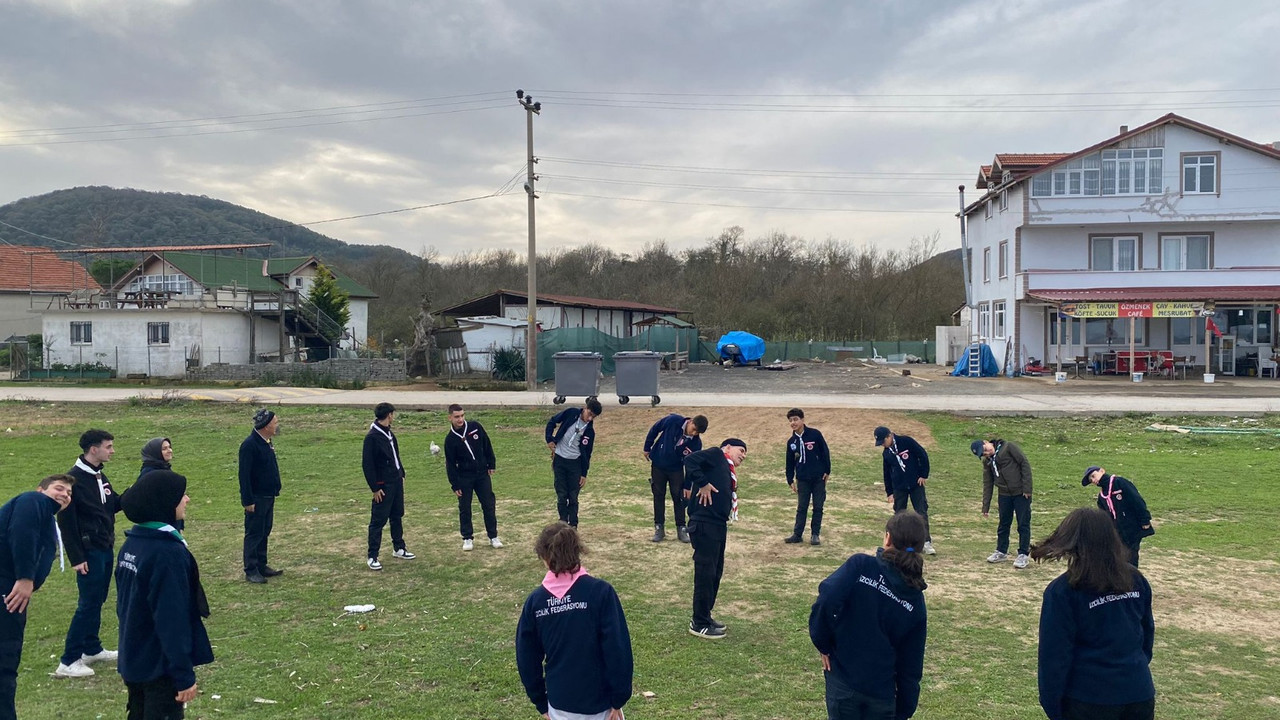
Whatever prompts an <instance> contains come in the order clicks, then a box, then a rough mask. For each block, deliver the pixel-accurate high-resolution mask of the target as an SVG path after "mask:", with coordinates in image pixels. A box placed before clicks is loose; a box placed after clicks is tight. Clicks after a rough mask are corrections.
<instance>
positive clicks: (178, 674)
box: [116, 525, 213, 690]
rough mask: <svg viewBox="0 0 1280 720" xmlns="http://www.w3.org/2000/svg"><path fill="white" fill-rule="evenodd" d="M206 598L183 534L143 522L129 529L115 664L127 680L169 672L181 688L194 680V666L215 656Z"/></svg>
mask: <svg viewBox="0 0 1280 720" xmlns="http://www.w3.org/2000/svg"><path fill="white" fill-rule="evenodd" d="M203 598H204V593H203V591H202V590H200V570H199V568H198V567H197V565H196V559H195V558H194V557H193V556H192V555H191V553H190V551H188V550H187V546H186V543H185V542H184V541H183V540H182V539H181V537H179V536H177V535H176V534H175V533H173V532H170V531H168V530H162V529H157V528H150V527H143V526H141V525H136V526H134V527H133V528H130V529H129V530H127V531H126V532H125V541H124V544H122V545H121V546H120V555H119V558H118V559H117V562H116V617H117V618H118V619H119V621H120V657H119V660H118V661H117V667H118V669H119V671H120V677H122V678H124V681H125V682H127V683H145V682H150V681H152V680H156V679H158V678H160V677H164V676H167V677H169V678H171V679H172V680H173V685H174V687H175V688H177V689H179V690H185V689H186V688H189V687H191V686H192V685H195V684H196V673H195V666H197V665H204V664H207V663H210V662H213V648H212V646H211V645H210V644H209V634H208V633H207V632H205V628H204V622H203V621H202V620H201V617H207V616H208V614H209V611H208V603H207V602H203ZM202 605H203V607H202Z"/></svg>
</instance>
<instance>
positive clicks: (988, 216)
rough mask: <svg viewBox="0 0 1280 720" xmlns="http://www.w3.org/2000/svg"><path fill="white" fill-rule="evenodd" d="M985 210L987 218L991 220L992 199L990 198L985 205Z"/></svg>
mask: <svg viewBox="0 0 1280 720" xmlns="http://www.w3.org/2000/svg"><path fill="white" fill-rule="evenodd" d="M983 212H984V213H985V216H986V218H987V219H988V220H990V219H991V201H990V200H988V201H987V203H986V205H985V206H984V208H983Z"/></svg>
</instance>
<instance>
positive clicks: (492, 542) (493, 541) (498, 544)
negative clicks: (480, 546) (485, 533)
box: [489, 537, 502, 548]
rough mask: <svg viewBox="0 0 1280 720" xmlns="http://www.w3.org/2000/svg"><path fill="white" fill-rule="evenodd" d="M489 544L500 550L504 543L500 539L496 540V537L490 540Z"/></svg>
mask: <svg viewBox="0 0 1280 720" xmlns="http://www.w3.org/2000/svg"><path fill="white" fill-rule="evenodd" d="M489 544H490V545H492V546H494V547H496V548H500V547H502V541H501V540H499V539H498V538H496V537H494V538H489Z"/></svg>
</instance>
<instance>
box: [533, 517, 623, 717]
mask: <svg viewBox="0 0 1280 720" xmlns="http://www.w3.org/2000/svg"><path fill="white" fill-rule="evenodd" d="M534 550H535V551H536V552H537V553H538V558H539V559H540V560H542V563H543V565H545V566H546V568H547V574H546V577H544V578H543V579H542V585H540V586H539V587H538V588H537V589H536V590H534V591H533V592H532V593H530V594H529V598H528V599H527V600H525V603H524V610H523V611H522V612H521V613H520V622H519V624H518V625H517V626H516V669H517V670H519V672H520V682H521V683H523V684H524V690H525V694H527V695H528V696H529V700H530V701H531V702H532V703H533V705H534V707H535V708H537V710H538V712H539V713H541V714H542V717H544V718H547V719H548V720H622V718H623V715H622V706H623V705H625V704H626V703H627V700H629V699H630V698H631V676H632V671H633V668H634V664H633V661H632V657H631V635H630V633H629V632H628V631H627V619H626V617H625V616H624V615H623V614H622V602H621V601H620V600H618V594H617V593H616V592H614V590H613V586H611V585H610V584H609V583H607V582H605V581H603V580H599V579H597V578H593V577H591V576H590V575H588V574H587V569H586V568H584V567H582V555H583V554H584V553H585V552H586V548H585V547H583V545H582V540H581V539H580V538H579V537H578V531H577V530H576V529H574V528H573V527H571V526H569V525H568V524H566V523H563V522H557V523H552V524H551V525H548V526H546V527H545V528H543V530H542V534H540V535H539V536H538V540H537V542H536V543H535V544H534Z"/></svg>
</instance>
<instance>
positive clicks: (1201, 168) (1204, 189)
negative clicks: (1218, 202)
mask: <svg viewBox="0 0 1280 720" xmlns="http://www.w3.org/2000/svg"><path fill="white" fill-rule="evenodd" d="M1217 191H1218V154H1217V153H1213V154H1212V155H1183V156H1182V192H1184V193H1216V192H1217Z"/></svg>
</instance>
